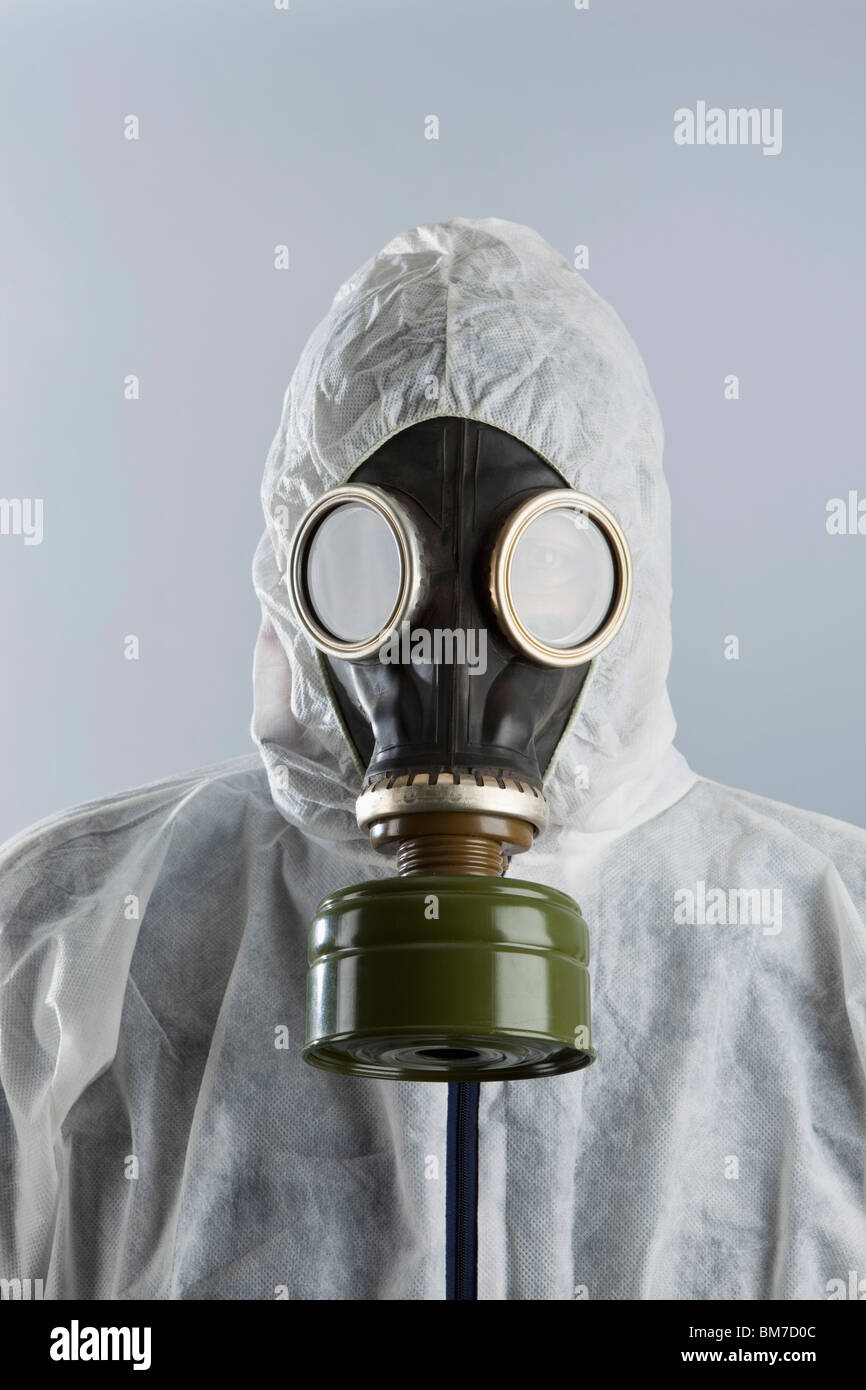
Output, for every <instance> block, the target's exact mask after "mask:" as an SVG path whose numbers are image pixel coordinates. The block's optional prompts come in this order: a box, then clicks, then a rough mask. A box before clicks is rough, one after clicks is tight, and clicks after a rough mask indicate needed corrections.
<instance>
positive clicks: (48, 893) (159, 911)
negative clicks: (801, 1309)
mask: <svg viewBox="0 0 866 1390" xmlns="http://www.w3.org/2000/svg"><path fill="white" fill-rule="evenodd" d="M439 415H459V416H467V417H471V418H472V419H475V420H478V421H482V422H485V423H487V424H490V425H493V426H496V427H498V428H500V429H502V430H506V431H508V432H509V433H511V434H513V435H515V436H517V437H519V438H520V439H521V440H523V441H524V442H525V443H526V444H527V445H529V446H530V447H531V448H532V449H534V450H535V451H536V452H537V453H538V454H540V455H541V456H542V457H543V458H544V459H546V460H547V461H548V462H549V463H550V464H552V465H553V466H554V467H555V468H556V469H558V470H559V472H560V473H561V474H562V476H563V478H564V479H565V480H566V481H567V482H568V483H569V484H570V485H572V486H574V487H575V488H578V489H580V490H581V491H582V492H585V493H589V494H590V495H591V496H593V497H595V498H597V499H599V500H600V501H601V502H603V503H605V504H606V505H607V506H609V507H610V508H611V509H612V511H613V512H614V514H615V515H616V516H617V518H618V520H619V521H620V523H621V524H622V526H623V528H624V530H625V533H626V536H627V538H628V540H629V544H630V546H631V551H632V557H633V562H634V572H635V590H634V599H633V602H632V607H631V610H630V613H629V616H628V618H627V620H626V623H625V626H624V627H623V629H622V631H621V632H620V633H619V635H618V636H617V638H616V639H615V640H614V641H613V643H612V644H611V645H610V646H609V647H608V648H607V649H606V650H604V651H603V653H602V654H601V655H600V656H599V657H598V658H596V661H595V663H594V667H593V669H592V671H591V672H590V675H589V678H588V680H587V682H586V685H585V687H584V690H583V692H582V695H581V697H580V701H579V704H578V707H577V709H576V710H575V712H574V714H573V716H572V719H571V723H570V726H569V728H568V730H567V732H566V734H565V736H564V738H563V740H562V742H561V744H560V748H559V750H558V756H557V757H556V758H555V760H554V763H555V765H554V766H553V767H552V768H551V769H549V770H548V775H547V779H546V789H547V793H548V796H549V800H550V808H551V828H550V830H549V831H548V832H547V834H546V835H545V836H544V837H543V839H542V840H540V841H539V843H538V846H537V848H535V849H534V850H532V851H531V852H530V853H529V854H527V855H526V856H524V857H523V858H522V859H521V860H520V861H519V863H518V865H517V866H516V867H517V876H518V877H520V878H524V879H531V880H535V881H538V882H541V883H544V884H548V885H551V886H553V887H556V888H560V889H562V890H564V891H565V892H567V893H569V894H571V895H572V896H573V897H574V898H575V899H576V900H577V901H578V902H579V903H580V905H581V907H582V909H583V913H584V916H585V918H586V920H587V922H588V923H589V927H590V937H591V944H592V964H591V978H592V996H593V1025H594V1026H593V1042H594V1043H595V1045H596V1047H597V1049H598V1060H597V1062H596V1063H595V1064H594V1065H593V1066H592V1067H590V1068H589V1069H588V1070H586V1071H581V1072H576V1073H573V1074H570V1075H565V1076H559V1077H553V1078H549V1079H542V1080H531V1081H511V1082H501V1081H491V1082H485V1083H483V1084H482V1086H481V1102H480V1139H479V1148H480V1160H479V1161H480V1195H479V1211H478V1240H479V1250H478V1279H479V1283H478V1297H479V1299H572V1298H575V1297H578V1298H579V1297H585V1296H588V1297H590V1298H603V1299H629V1298H633V1299H659V1298H671V1299H688V1298H698V1299H705V1298H730V1299H760V1298H777V1299H813V1298H818V1299H820V1298H826V1297H827V1296H828V1287H829V1288H830V1289H832V1288H835V1287H836V1286H835V1285H831V1284H830V1281H832V1280H842V1281H846V1282H847V1281H848V1279H849V1271H852V1270H854V1271H857V1272H858V1276H859V1277H860V1278H863V1277H864V1276H866V1215H864V1113H866V1087H864V1064H866V1053H864V1047H866V1029H864V1003H866V935H864V926H863V921H862V919H861V916H860V915H859V913H858V908H859V907H860V906H861V905H862V902H863V897H864V869H866V834H864V832H863V831H861V830H859V829H855V828H853V827H851V826H848V825H845V824H842V823H840V822H838V821H834V820H830V819H827V818H826V817H823V816H819V815H812V814H809V813H808V812H805V811H799V810H795V809H793V808H791V807H789V806H785V805H780V804H778V803H775V802H772V801H767V800H764V799H762V798H761V797H759V796H754V795H752V794H751V793H747V792H742V791H733V790H730V789H728V788H726V787H723V786H720V785H717V784H716V783H713V782H707V781H704V780H701V779H700V778H699V777H697V776H696V775H695V774H694V773H692V772H691V771H690V770H689V768H688V766H687V765H686V763H685V762H684V760H683V759H682V757H681V756H680V755H679V754H678V753H677V752H676V751H675V749H674V747H673V744H672V739H673V734H674V720H673V716H672V713H671V709H670V705H669V702H668V697H667V692H666V688H665V677H666V671H667V666H668V659H669V649H670V627H669V600H670V574H669V563H670V561H669V521H668V496H667V491H666V486H665V482H664V478H663V474H662V471H661V452H662V431H661V424H660V420H659V415H658V411H657V407H656V404H655V401H654V398H653V395H652V392H651V390H650V386H649V384H648V381H647V377H646V374H645V371H644V367H643V364H642V362H641V359H640V357H639V355H638V353H637V350H636V348H635V347H634V344H633V343H632V341H631V339H630V337H629V335H628V333H627V332H626V330H625V328H624V327H623V325H622V323H621V322H620V320H619V318H618V317H617V316H616V314H615V313H614V312H613V311H612V310H611V309H610V308H609V307H608V306H607V305H606V304H605V303H604V302H603V301H602V300H600V299H599V297H598V296H597V295H596V294H595V293H594V292H593V291H592V290H591V289H590V288H589V287H588V286H587V285H586V284H585V282H584V281H583V280H582V279H581V278H580V276H579V275H578V274H576V273H575V272H574V271H573V270H572V269H571V267H570V266H569V264H568V263H567V262H566V261H565V260H564V259H563V257H562V256H560V255H559V254H558V253H557V252H555V251H553V250H552V249H551V248H550V247H549V246H548V245H547V244H546V243H545V242H544V241H542V239H541V238H540V237H539V236H538V235H536V233H534V232H533V231H530V230H528V229H527V228H524V227H519V226H515V225H513V224H511V223H508V222H503V221H499V220H496V219H490V220H482V221H472V220H465V219H455V220H454V221H451V222H447V223H443V224H440V225H431V226H425V227H420V228H416V229H415V230H413V231H411V232H408V233H407V234H406V235H404V236H399V237H397V238H396V239H395V240H394V241H392V242H391V243H390V244H389V245H388V246H387V247H386V248H385V249H384V250H383V251H382V252H381V253H380V254H379V255H378V256H376V257H375V258H374V259H373V260H371V261H369V262H368V263H367V264H366V265H365V266H363V267H362V269H361V270H360V271H358V273H357V274H355V275H353V276H352V277H351V278H350V279H349V280H348V281H347V282H346V283H345V285H344V286H343V287H342V289H341V290H340V291H339V292H338V294H337V296H336V298H335V300H334V303H333V306H332V308H331V310H330V312H329V313H328V315H327V317H326V318H325V320H324V322H323V323H322V324H321V325H320V326H319V327H318V328H317V329H316V330H315V332H314V333H313V335H312V337H311V339H310V341H309V343H308V345H307V347H306V349H305V350H304V352H303V354H302V357H301V360H300V362H299V365H298V367H297V370H296V372H295V374H294V377H293V379H292V383H291V385H290V387H289V390H288V392H287V394H286V398H285V406H284V411H283V416H282V421H281V423H280V427H279V432H278V434H277V436H276V439H275V441H274V444H273V447H272V450H271V453H270V456H269V459H268V463H267V470H266V474H265V480H264V487H263V502H264V508H265V513H266V516H267V518H268V529H267V532H266V534H265V536H264V537H263V539H262V542H261V545H260V547H259V549H258V552H257V555H256V559H255V566H254V574H255V584H256V588H257V591H258V593H259V596H260V598H261V602H262V609H263V623H262V628H261V632H260V635H259V639H258V645H257V648H256V661H255V715H254V724H253V731H254V735H255V737H256V740H257V741H258V743H259V746H260V753H258V752H254V753H252V754H251V755H250V756H249V757H246V758H242V759H240V760H238V761H235V762H230V763H227V764H225V765H222V766H218V767H213V768H206V769H204V770H201V771H197V772H193V773H190V774H188V775H186V776H181V777H177V778H174V779H172V780H170V781H166V782H160V783H157V784H154V785H151V786H147V787H143V788H140V789H138V790H135V791H132V792H128V793H124V794H122V795H119V796H116V797H113V798H110V799H108V800H105V801H100V802H96V803H91V804H90V805H85V806H82V807H80V808H78V809H76V810H73V811H69V812H66V813H64V814H62V815H59V816H56V817H54V818H53V819H50V820H48V821H45V822H43V823H42V824H40V825H38V826H37V827H35V828H34V829H31V830H29V831H27V832H25V833H24V834H23V835H21V836H19V837H18V838H17V839H15V840H13V841H12V842H11V843H9V844H8V845H7V846H6V847H5V850H4V852H3V854H2V857H0V918H2V938H0V1005H2V1014H0V1027H2V1033H0V1063H2V1087H3V1097H4V1099H3V1102H2V1111H0V1199H2V1201H0V1208H2V1210H0V1275H2V1276H3V1277H4V1278H6V1279H10V1278H21V1279H24V1278H30V1279H40V1278H41V1279H42V1280H43V1281H44V1290H45V1296H46V1297H49V1298H51V1297H54V1298H58V1297H84V1298H103V1299H104V1298H133V1297H143V1298H149V1299H154V1298H187V1299H207V1298H218V1299H272V1298H275V1297H280V1296H283V1297H285V1296H288V1297H290V1298H297V1299H302V1298H309V1299H334V1300H342V1299H440V1298H442V1297H443V1296H444V1287H445V1280H444V1259H445V1173H444V1160H445V1139H446V1136H445V1130H446V1091H447V1088H446V1087H445V1086H444V1085H438V1084H435V1083H434V1084H429V1083H428V1084H424V1083H418V1082H415V1083H412V1082H389V1081H372V1080H362V1079H357V1078H354V1077H344V1076H339V1075H329V1074H326V1073H324V1072H321V1071H316V1070H314V1069H312V1068H311V1067H309V1066H307V1065H306V1064H305V1063H304V1062H303V1061H302V1060H301V1055H300V1052H301V1046H302V1044H303V1035H304V993H305V979H306V937H307V928H308V924H309V923H310V920H311V918H312V916H313V913H314V909H315V907H316V905H317V903H318V901H319V900H320V899H321V898H322V897H323V896H324V895H325V894H326V893H327V892H330V891H332V890H335V889H338V888H341V887H344V886H347V885H349V884H352V883H358V882H360V881H362V880H366V879H373V878H377V877H388V876H390V875H391V874H392V873H393V864H392V863H391V862H390V861H388V860H387V859H384V858H382V857H381V856H379V855H377V854H375V853H374V852H373V851H372V850H371V849H370V848H369V846H368V844H367V842H366V839H365V837H364V836H363V835H362V834H361V833H360V832H359V831H358V830H357V828H356V826H355V821H354V817H353V803H354V799H355V796H356V795H357V792H358V790H359V788H360V770H359V768H358V766H357V764H356V761H355V759H354V757H353V754H352V752H351V750H350V748H349V746H348V744H347V742H346V738H345V736H344V734H343V731H342V726H341V724H340V722H339V720H338V718H337V716H336V713H335V711H334V709H333V708H332V706H331V704H330V703H329V699H328V696H327V694H326V691H325V688H324V686H323V683H322V680H321V676H320V674H319V666H318V663H317V662H316V660H315V659H314V653H313V649H312V647H311V646H310V645H309V642H308V640H307V638H306V637H305V636H304V635H303V634H302V633H301V632H300V631H299V629H298V627H297V625H296V623H295V620H294V618H293V616H292V612H291V610H290V607H289V604H288V601H287V593H286V588H285V585H284V582H283V579H282V572H283V566H284V562H285V558H286V548H287V541H288V539H289V538H290V536H291V533H292V531H293V529H294V527H295V525H296V523H297V520H298V518H299V517H300V515H301V513H302V512H303V510H304V509H305V508H306V507H307V506H308V505H309V503H310V502H312V501H313V500H314V499H315V498H316V497H317V496H318V495H319V494H321V492H323V491H324V490H325V489H326V488H328V487H331V486H333V485H335V484H339V483H342V482H344V481H346V479H347V478H348V477H349V475H350V474H351V473H352V471H353V469H354V468H355V467H356V466H357V465H358V464H359V463H361V462H362V460H364V459H365V458H366V457H367V456H368V455H370V454H371V453H372V452H374V451H375V450H376V448H377V447H378V446H379V445H380V444H381V443H382V442H383V441H384V440H385V439H386V438H387V437H388V436H390V435H392V434H394V433H395V432H396V431H399V430H401V429H404V428H405V427H407V426H409V425H411V424H414V423H415V422H417V421H419V420H422V419H424V418H427V417H430V416H439ZM359 582H363V576H359ZM719 890H721V891H719ZM746 890H756V891H757V894H758V896H757V897H756V896H755V894H754V893H753V892H752V893H750V892H748V891H746ZM761 895H763V896H761ZM689 916H691V918H692V919H693V920H692V921H691V922H689V921H688V920H682V919H683V918H688V917H689ZM731 918H733V919H734V920H733V921H731ZM720 919H721V920H720ZM285 1030H288V1031H287V1033H286V1031H285ZM286 1038H288V1043H289V1045H288V1047H285V1046H283V1045H281V1044H283V1043H284V1042H285V1041H286ZM863 1288H864V1290H866V1284H864V1285H863Z"/></svg>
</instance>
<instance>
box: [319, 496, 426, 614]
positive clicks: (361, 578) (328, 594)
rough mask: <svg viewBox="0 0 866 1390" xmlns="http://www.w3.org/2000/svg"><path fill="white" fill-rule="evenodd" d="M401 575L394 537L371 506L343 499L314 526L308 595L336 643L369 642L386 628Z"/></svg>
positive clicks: (384, 520)
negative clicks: (343, 500) (340, 503)
mask: <svg viewBox="0 0 866 1390" xmlns="http://www.w3.org/2000/svg"><path fill="white" fill-rule="evenodd" d="M402 578H403V568H402V563H401V559H400V550H399V548H398V545H397V539H396V537H395V535H394V532H393V531H392V529H391V526H390V525H389V523H388V522H387V521H386V519H385V517H384V516H382V514H381V512H378V511H376V509H375V507H371V506H368V505H367V503H365V502H344V503H343V504H342V505H341V506H338V507H335V508H334V510H333V511H331V512H328V514H327V516H326V517H325V518H324V520H323V521H322V522H320V524H319V525H318V526H317V528H316V531H315V534H314V535H313V539H312V541H311V542H310V545H309V548H308V550H307V557H306V584H307V595H308V598H309V602H310V604H311V606H312V608H313V611H314V613H315V616H316V618H317V620H318V622H320V623H321V625H322V627H323V628H325V629H326V631H327V632H329V633H330V634H331V636H332V637H335V638H336V639H337V640H338V641H339V642H369V641H371V640H372V639H373V638H374V637H376V636H377V635H378V634H379V633H380V632H382V631H383V630H384V629H385V628H386V627H387V625H388V622H389V620H390V618H391V615H392V614H393V612H394V609H395V608H396V606H397V601H398V599H399V597H400V587H401V582H402Z"/></svg>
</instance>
